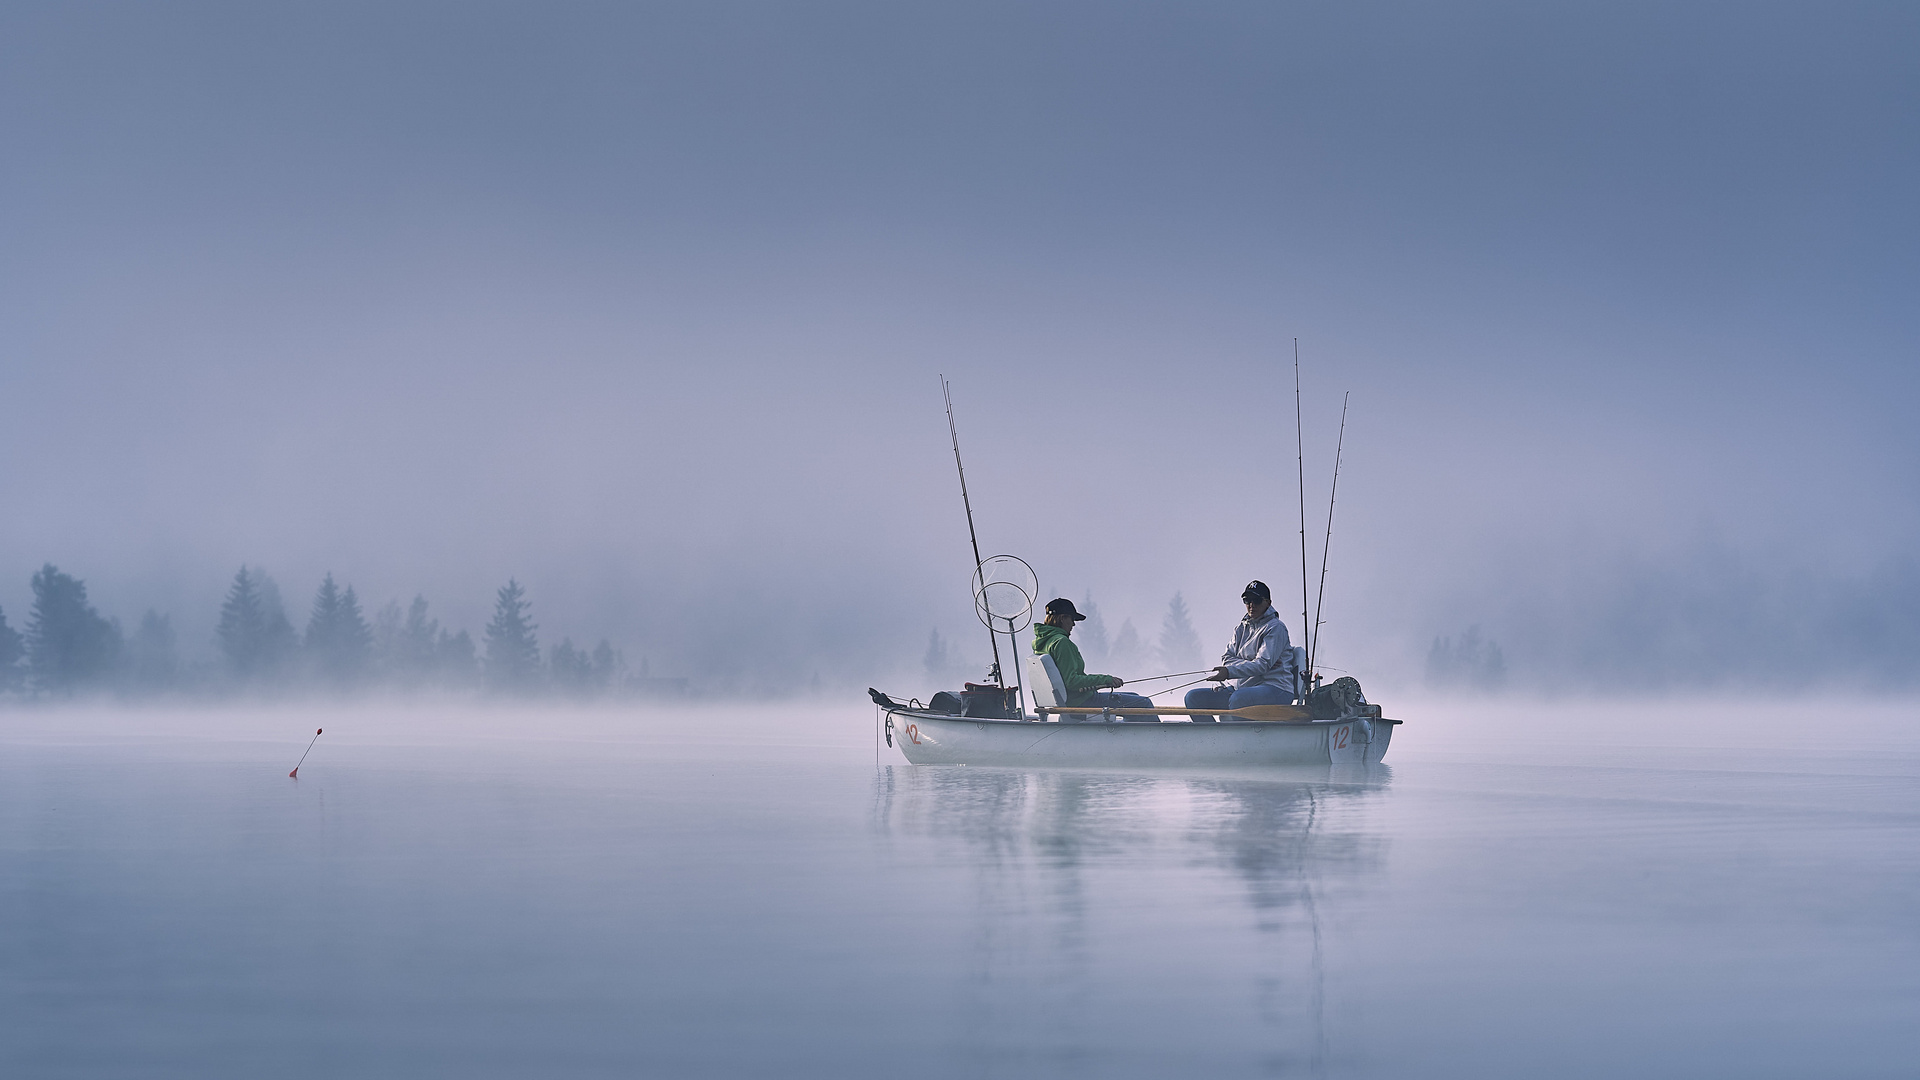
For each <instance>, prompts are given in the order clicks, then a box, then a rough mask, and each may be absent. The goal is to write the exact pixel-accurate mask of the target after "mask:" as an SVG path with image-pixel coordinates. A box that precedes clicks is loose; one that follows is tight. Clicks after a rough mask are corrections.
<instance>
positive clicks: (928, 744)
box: [887, 709, 1397, 768]
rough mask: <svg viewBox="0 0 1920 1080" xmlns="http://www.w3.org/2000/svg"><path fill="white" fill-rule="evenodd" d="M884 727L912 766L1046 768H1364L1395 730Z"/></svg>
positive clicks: (1241, 725)
mask: <svg viewBox="0 0 1920 1080" xmlns="http://www.w3.org/2000/svg"><path fill="white" fill-rule="evenodd" d="M887 722H888V725H889V732H888V738H889V740H890V741H891V742H892V743H893V744H894V745H896V746H898V747H899V748H900V752H901V753H902V754H904V755H905V756H906V759H907V760H908V761H910V762H912V763H913V764H915V765H1000V766H1008V765H1010V766H1016V767H1017V766H1038V767H1045V768H1156V767H1172V768H1212V767H1222V766H1225V767H1242V766H1260V765H1349V764H1351V765H1362V764H1370V763H1373V762H1377V761H1379V760H1380V759H1381V758H1383V757H1385V756H1386V753H1387V744H1388V743H1389V742H1391V741H1392V739H1393V729H1394V726H1395V724H1396V723H1397V721H1393V720H1369V719H1354V720H1334V721H1317V722H1314V723H1310V724H1297V723H1275V722H1268V721H1238V722H1236V721H1223V722H1220V723H1210V724H1127V723H1085V724H1061V723H1045V724H1042V723H1031V722H1022V721H1018V720H980V719H974V718H971V717H963V716H949V715H946V714H943V713H929V712H922V711H919V710H917V709H910V710H898V711H890V712H889V713H888V714H887Z"/></svg>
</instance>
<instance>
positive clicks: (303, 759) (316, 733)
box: [287, 728, 327, 780]
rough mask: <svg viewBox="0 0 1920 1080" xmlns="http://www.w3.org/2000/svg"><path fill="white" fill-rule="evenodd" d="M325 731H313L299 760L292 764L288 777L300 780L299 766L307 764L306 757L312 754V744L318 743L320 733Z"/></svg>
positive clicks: (323, 729)
mask: <svg viewBox="0 0 1920 1080" xmlns="http://www.w3.org/2000/svg"><path fill="white" fill-rule="evenodd" d="M325 730H327V729H326V728H314V729H313V738H311V739H309V740H307V748H306V749H305V750H303V751H301V752H300V760H299V761H297V762H294V765H293V771H292V772H290V773H288V774H287V775H288V776H289V777H291V778H292V779H295V780H298V779H300V766H302V765H305V764H306V763H307V755H308V754H311V753H313V744H314V743H317V742H319V741H320V733H321V732H323V731H325Z"/></svg>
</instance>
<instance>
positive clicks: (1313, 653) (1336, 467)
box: [1307, 391, 1352, 671]
mask: <svg viewBox="0 0 1920 1080" xmlns="http://www.w3.org/2000/svg"><path fill="white" fill-rule="evenodd" d="M1351 396H1352V392H1351V391H1349V392H1348V393H1345V394H1341V395H1340V438H1339V439H1338V440H1336V441H1335V442H1334V444H1333V486H1332V487H1331V488H1329V489H1328V490H1327V537H1326V539H1325V540H1322V541H1321V542H1320V595H1319V596H1318V597H1317V598H1316V599H1315V600H1314V602H1313V644H1312V645H1311V646H1309V647H1308V649H1307V670H1308V671H1314V670H1317V669H1316V668H1315V667H1314V663H1315V662H1316V661H1318V660H1319V659H1320V625H1321V624H1320V613H1321V611H1323V610H1325V605H1326V602H1327V552H1328V551H1329V550H1330V549H1331V548H1332V546H1333V500H1334V499H1335V498H1336V497H1338V496H1339V494H1340V454H1341V452H1342V451H1343V450H1345V449H1346V445H1347V399H1348V398H1349V397H1351Z"/></svg>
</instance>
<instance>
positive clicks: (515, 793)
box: [0, 699, 1920, 1078]
mask: <svg viewBox="0 0 1920 1080" xmlns="http://www.w3.org/2000/svg"><path fill="white" fill-rule="evenodd" d="M1403 704H1404V706H1405V709H1406V712H1405V715H1407V716H1409V717H1410V719H1409V721H1408V722H1407V723H1406V724H1405V725H1404V726H1403V727H1401V728H1399V729H1397V733H1396V735H1395V737H1394V742H1393V747H1392V752H1391V753H1390V755H1389V758H1388V761H1387V763H1386V765H1384V766H1372V767H1366V766H1351V767H1329V766H1321V767H1319V768H1317V769H1313V768H1295V769H1285V768H1281V769H1274V768H1269V769H1263V770H1254V771H1238V772H1236V771H1232V770H1222V771H1204V770H1201V771H1196V770H1158V771H1140V772H1111V771H1106V772H1103V771H1092V770H1070V769H1069V770H1017V769H981V768H965V767H959V768H937V767H913V766H908V765H906V764H905V763H904V762H903V761H902V760H901V759H900V757H899V756H898V751H896V750H894V749H890V748H888V747H886V746H885V745H884V744H881V743H879V741H878V738H877V736H878V735H879V732H878V731H877V730H876V728H875V725H874V717H873V716H872V715H871V712H870V711H868V710H862V709H857V708H856V709H848V708H846V707H844V706H841V705H832V706H826V707H820V706H815V707H797V706H795V705H792V704H784V705H769V704H761V703H730V704H720V705H707V706H704V707H691V708H689V707H682V708H675V709H668V710H647V709H635V708H632V707H622V708H617V709H568V708H559V709H556V708H553V707H542V708H537V709H527V708H493V709H486V708H475V707H473V706H471V705H463V706H460V707H457V708H438V709H436V708H418V707H416V708H409V709H379V708H367V707H365V706H361V705H354V706H344V707H311V706H310V707H306V708H290V707H286V706H281V707H276V708H266V709H262V708H206V707H194V708H191V709H185V708H171V709H125V708H85V707H76V708H73V709H61V710H15V711H13V712H11V713H10V714H9V718H8V722H7V723H6V724H5V725H4V726H0V1070H4V1071H5V1072H7V1074H8V1075H18V1076H34V1077H50V1078H51V1077H80V1076H102V1075H112V1076H128V1075H138V1076H143V1077H173V1076H180V1077H196V1078H198V1077H230V1076H231V1077H244V1076H259V1075H264V1074H271V1075H275V1076H289V1077H309V1076H311V1077H323V1076H355V1077H386V1076H395V1077H423V1076H436V1077H437V1076H462V1077H473V1076H482V1077H492V1076H527V1075H540V1076H556V1077H596V1076H634V1075H646V1076H654V1075H671V1076H690V1077H693V1076H698V1077H705V1076H713V1077H731V1076H767V1075H780V1076H807V1077H812V1076H822V1077H825V1076H897V1075H900V1074H901V1073H902V1072H903V1071H911V1072H913V1073H914V1074H915V1075H926V1076H935V1077H949V1076H951V1077H980V1076H1021V1077H1027V1076H1032V1077H1070V1076H1100V1077H1114V1076H1118V1077H1136V1076H1137V1077H1164V1076H1169V1075H1184V1074H1193V1073H1201V1074H1204V1075H1207V1076H1219V1077H1243V1076H1244V1077H1255V1076H1298V1077H1405V1076H1439V1077H1454V1076H1460V1077H1486V1076H1500V1077H1506V1076H1512V1077H1523V1076H1540V1075H1548V1074H1550V1075H1555V1076H1573V1077H1614V1076H1621V1075H1650V1076H1676V1077H1683V1076H1684V1077H1694V1076H1740V1077H1782V1078H1789V1077H1806V1076H1831V1077H1892V1076H1900V1075H1904V1074H1905V1073H1907V1072H1909V1071H1910V1067H1911V1062H1912V1061H1913V1060H1914V1055H1915V1051H1916V1049H1920V1047H1916V1037H1915V1034H1914V1031H1913V1025H1912V1023H1911V1017H1912V1003H1913V1001H1914V1000H1915V999H1916V996H1920V976H1916V972H1920V964H1916V961H1917V960H1920V933H1917V932H1916V931H1917V930H1920V927H1917V926H1916V923H1915V921H1914V920H1913V918H1912V909H1913V905H1912V899H1913V897H1914V896H1915V895H1916V892H1917V891H1920V857H1917V856H1916V853H1917V852H1920V799H1916V798H1915V794H1916V791H1915V788H1916V782H1917V779H1920V745H1916V742H1915V739H1914V732H1915V731H1916V728H1915V726H1914V724H1913V719H1914V715H1915V706H1914V703H1913V702H1912V701H1911V700H1909V701H1905V702H1888V701H1884V700H1882V701H1878V702H1874V703H1872V704H1871V707H1870V708H1863V707H1860V706H1859V705H1858V704H1857V703H1853V704H1849V703H1837V704H1839V705H1840V707H1839V708H1837V709H1835V710H1834V711H1833V713H1832V715H1826V716H1822V717H1821V718H1820V719H1819V722H1815V723H1810V722H1809V721H1808V715H1807V714H1808V709H1807V708H1806V706H1805V705H1804V704H1803V703H1768V704H1764V705H1757V706H1756V705H1746V706H1725V705H1720V706H1711V707H1703V706H1698V705H1695V706H1691V707H1674V706H1671V705H1668V706H1657V707H1652V708H1648V707H1644V706H1642V707H1635V708H1621V707H1617V706H1607V705H1592V706H1580V707H1567V706H1564V705H1562V706H1559V707H1555V708H1541V707H1540V706H1539V704H1538V703H1524V704H1522V703H1516V704H1514V705H1505V706H1498V707H1489V706H1485V705H1477V706H1465V705H1460V704H1457V703H1455V704H1448V703H1445V702H1437V701H1428V700H1419V699H1409V700H1407V701H1405V702H1404V703H1403ZM1396 711H1398V710H1396ZM316 726H324V727H325V729H326V734H325V735H324V736H322V737H321V739H320V741H319V742H318V744H317V745H316V746H315V747H314V750H313V754H312V756H311V757H309V758H308V759H307V761H306V764H305V765H304V766H302V768H301V769H300V777H299V779H298V780H290V779H288V778H287V776H286V769H287V768H288V767H289V765H290V764H291V763H292V761H293V760H294V759H295V758H296V757H297V756H298V755H299V754H300V752H301V749H302V747H303V745H304V744H305V743H306V740H307V738H308V732H310V731H312V730H313V728H314V727H316ZM1869 744H1870V747H1871V750H1870V752H1869V751H1868V750H1866V749H1863V747H1865V746H1867V745H1869Z"/></svg>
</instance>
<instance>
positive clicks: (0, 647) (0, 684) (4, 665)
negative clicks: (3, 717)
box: [0, 611, 27, 693]
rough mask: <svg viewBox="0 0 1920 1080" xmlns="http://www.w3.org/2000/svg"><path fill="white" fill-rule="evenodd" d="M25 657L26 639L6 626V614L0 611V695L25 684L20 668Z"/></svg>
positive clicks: (23, 673) (25, 675) (24, 674)
mask: <svg viewBox="0 0 1920 1080" xmlns="http://www.w3.org/2000/svg"><path fill="white" fill-rule="evenodd" d="M26 655H27V644H26V639H25V638H23V637H21V636H20V631H18V630H15V629H14V628H13V627H11V626H8V625H7V613H6V612H5V611H0V693H5V692H7V691H9V690H17V689H19V688H20V686H21V685H22V684H23V683H25V682H26V677H27V673H26V671H25V670H24V669H23V668H21V666H20V660H21V658H22V657H24V656H26Z"/></svg>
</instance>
